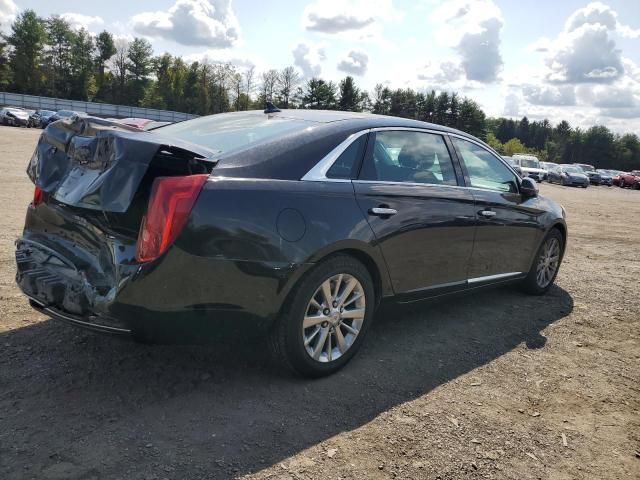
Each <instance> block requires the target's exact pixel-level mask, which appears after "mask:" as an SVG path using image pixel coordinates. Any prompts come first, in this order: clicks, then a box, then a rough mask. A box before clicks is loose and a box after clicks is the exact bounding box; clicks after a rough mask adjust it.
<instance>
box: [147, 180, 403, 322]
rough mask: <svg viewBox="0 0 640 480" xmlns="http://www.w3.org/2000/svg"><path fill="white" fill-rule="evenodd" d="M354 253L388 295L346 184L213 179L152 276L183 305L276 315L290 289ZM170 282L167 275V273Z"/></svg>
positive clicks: (376, 253)
mask: <svg viewBox="0 0 640 480" xmlns="http://www.w3.org/2000/svg"><path fill="white" fill-rule="evenodd" d="M344 249H354V250H358V251H360V252H362V253H364V254H366V255H367V256H369V257H370V258H371V259H372V260H373V261H374V262H375V264H376V266H377V268H378V271H379V272H380V276H381V277H382V278H381V281H382V283H383V285H382V289H383V293H385V292H387V291H388V290H389V288H390V287H389V286H388V276H387V273H386V267H385V265H384V261H383V259H382V257H381V255H380V253H379V249H378V247H377V246H376V244H375V237H374V235H373V232H372V231H371V228H370V227H369V224H368V223H367V221H366V219H365V218H364V217H363V215H362V212H361V211H360V209H359V208H358V205H357V203H356V201H355V196H354V191H353V186H352V184H351V182H327V183H324V182H304V181H291V180H259V179H233V178H226V177H212V178H211V179H210V180H209V181H208V182H207V183H206V184H205V186H204V188H203V190H202V192H201V193H200V196H199V197H198V200H197V202H196V205H195V207H194V209H193V211H192V214H191V217H190V219H189V222H188V224H187V226H186V227H185V229H184V230H183V232H182V233H181V234H180V236H179V237H178V239H177V240H176V242H175V244H174V245H173V246H172V248H171V250H172V251H170V252H168V255H167V258H165V260H163V261H162V262H161V263H160V264H159V265H158V268H159V269H172V270H174V272H175V273H176V274H178V271H179V275H180V279H181V280H180V281H181V282H186V283H187V284H188V285H189V288H188V289H185V295H188V296H189V297H190V298H188V299H185V300H184V303H185V304H190V305H197V304H207V303H209V302H212V301H213V299H215V302H216V304H218V305H221V306H226V307H228V308H230V309H236V308H242V309H246V310H247V313H252V314H256V315H258V316H261V317H269V316H273V315H274V314H276V313H277V312H278V311H279V310H280V307H281V305H282V303H283V302H284V300H285V299H286V296H287V294H288V293H289V292H290V291H291V288H292V287H293V286H294V285H295V283H296V281H297V280H298V279H299V278H300V277H301V276H302V275H304V273H305V272H307V271H308V270H309V269H310V268H312V267H313V265H314V264H315V263H316V262H318V261H319V260H321V259H322V258H324V257H325V256H327V255H330V254H331V253H334V252H336V251H340V250H344ZM166 274H167V275H168V276H171V275H172V273H171V272H170V271H167V272H166Z"/></svg>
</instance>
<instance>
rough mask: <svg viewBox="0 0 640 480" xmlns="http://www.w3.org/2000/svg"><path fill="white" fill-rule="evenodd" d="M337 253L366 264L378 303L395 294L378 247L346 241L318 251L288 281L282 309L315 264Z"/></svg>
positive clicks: (283, 293) (284, 290)
mask: <svg viewBox="0 0 640 480" xmlns="http://www.w3.org/2000/svg"><path fill="white" fill-rule="evenodd" d="M336 255H349V256H351V257H353V258H355V259H356V260H358V261H359V262H360V263H362V264H363V265H364V266H365V268H366V269H367V271H368V272H369V275H371V280H372V281H373V286H374V291H375V296H376V304H378V303H379V302H380V300H381V299H382V298H383V297H385V296H389V295H392V294H393V290H392V287H391V281H390V279H389V274H388V271H387V266H386V264H385V262H384V259H383V258H382V255H381V253H380V251H379V250H378V247H376V246H372V245H369V244H367V243H364V242H360V241H345V242H339V243H337V244H334V245H332V246H330V247H327V248H325V249H322V250H321V251H319V252H316V254H315V255H314V256H313V257H312V258H310V259H309V261H308V262H306V263H305V264H304V265H305V268H302V269H300V270H299V272H298V274H297V275H294V276H293V277H292V278H291V279H290V281H289V282H287V285H286V287H285V288H284V289H283V291H282V302H281V307H280V311H282V309H283V308H285V307H286V305H287V304H288V303H289V302H290V300H291V296H292V295H294V294H295V291H296V285H298V284H299V283H300V281H301V280H302V279H303V278H304V277H305V276H307V275H308V274H309V273H310V272H311V271H312V270H313V268H314V267H315V266H317V265H319V264H321V263H323V262H324V261H326V260H327V259H329V258H331V257H334V256H336Z"/></svg>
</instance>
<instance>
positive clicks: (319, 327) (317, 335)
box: [269, 255, 376, 377]
mask: <svg viewBox="0 0 640 480" xmlns="http://www.w3.org/2000/svg"><path fill="white" fill-rule="evenodd" d="M343 279H345V281H344V282H343ZM326 286H329V288H328V291H327V290H325V289H324V288H323V287H326ZM348 287H351V290H350V293H347V294H346V296H344V295H345V292H347V288H348ZM325 292H328V293H327V294H329V293H331V295H330V297H331V299H330V300H328V301H327V299H326V296H325ZM333 292H335V295H333ZM343 296H344V298H342V297H343ZM340 302H342V303H344V312H343V311H342V310H341V309H340V306H341V303H340ZM328 303H331V305H327V304H328ZM316 305H317V307H318V308H316V307H315V306H316ZM375 305H376V299H375V290H374V287H373V281H372V279H371V275H370V274H369V271H368V270H367V268H366V267H365V266H364V265H363V264H362V263H360V262H359V261H358V260H356V259H355V258H353V257H351V256H349V255H336V256H334V257H330V258H329V259H327V260H325V261H323V262H322V263H320V264H318V265H317V266H316V267H315V268H314V269H313V270H311V271H310V272H309V273H308V274H307V275H306V276H305V277H303V278H302V280H301V281H300V282H299V283H298V285H296V287H295V288H294V290H293V291H292V293H291V294H290V297H289V299H288V300H287V302H286V304H285V306H284V308H283V311H282V312H281V314H280V316H279V317H278V319H277V320H276V322H275V324H274V325H273V328H272V330H271V332H270V339H269V347H270V349H271V352H272V354H273V356H274V357H275V359H276V360H277V361H278V362H279V363H280V364H282V365H284V366H286V367H288V368H289V369H290V370H293V371H294V372H296V373H298V374H300V375H303V376H306V377H323V376H326V375H330V374H332V373H334V372H336V371H338V370H340V369H341V368H342V367H344V366H345V365H346V364H347V362H349V360H351V358H353V357H354V356H355V354H356V353H357V352H358V350H359V349H360V346H361V345H362V342H363V341H364V338H365V335H366V333H367V331H368V330H369V327H370V326H371V323H372V321H373V315H374V309H375ZM356 310H357V311H358V312H360V313H358V316H357V319H356V315H355V313H356ZM362 310H364V313H362ZM327 312H330V313H327ZM338 312H342V313H338ZM342 315H345V317H344V318H343V317H342ZM347 315H349V318H347ZM360 316H361V318H360ZM305 319H306V320H305ZM314 319H316V320H314ZM320 319H321V320H322V321H320ZM303 324H306V325H307V326H306V327H304V326H303ZM354 332H355V333H354ZM334 357H337V358H334Z"/></svg>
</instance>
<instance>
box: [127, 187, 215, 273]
mask: <svg viewBox="0 0 640 480" xmlns="http://www.w3.org/2000/svg"><path fill="white" fill-rule="evenodd" d="M208 176H209V175H206V174H204V175H189V176H186V177H158V178H156V179H155V180H154V181H153V185H152V187H151V196H150V197H149V207H148V209H147V214H146V215H145V216H144V217H143V218H142V224H141V225H140V233H139V234H138V242H137V244H136V260H137V261H138V262H148V261H151V260H154V259H155V258H158V257H159V256H160V255H162V254H163V253H164V252H165V251H166V250H167V248H168V247H169V245H171V244H172V243H173V241H174V240H175V239H176V237H177V236H178V234H179V233H180V231H181V230H182V228H183V227H184V225H185V224H186V223H187V219H188V217H189V214H190V213H191V209H192V208H193V205H194V204H195V202H196V199H197V198H198V194H199V193H200V190H201V189H202V186H203V185H204V182H206V181H207V178H208Z"/></svg>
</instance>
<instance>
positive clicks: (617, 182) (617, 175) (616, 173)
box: [612, 170, 627, 187]
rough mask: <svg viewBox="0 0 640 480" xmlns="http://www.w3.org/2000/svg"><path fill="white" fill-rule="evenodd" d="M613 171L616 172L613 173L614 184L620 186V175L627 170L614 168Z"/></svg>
mask: <svg viewBox="0 0 640 480" xmlns="http://www.w3.org/2000/svg"><path fill="white" fill-rule="evenodd" d="M612 172H613V173H614V175H613V179H612V181H613V184H614V185H615V186H616V187H619V186H620V177H621V176H622V175H624V174H625V173H627V172H622V171H620V170H612Z"/></svg>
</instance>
